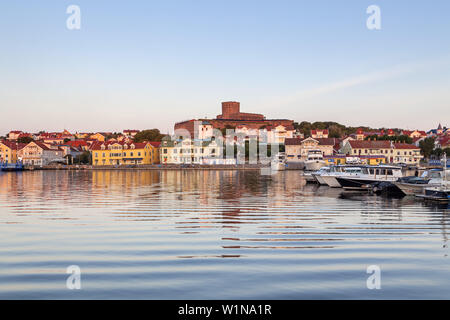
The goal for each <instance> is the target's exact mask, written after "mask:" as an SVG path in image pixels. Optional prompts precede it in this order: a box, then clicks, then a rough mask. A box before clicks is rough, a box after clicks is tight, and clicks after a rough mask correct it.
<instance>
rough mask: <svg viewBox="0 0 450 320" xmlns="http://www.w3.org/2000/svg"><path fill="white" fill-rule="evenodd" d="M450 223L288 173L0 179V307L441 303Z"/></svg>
mask: <svg viewBox="0 0 450 320" xmlns="http://www.w3.org/2000/svg"><path fill="white" fill-rule="evenodd" d="M449 213H450V210H449V208H448V207H447V206H445V207H439V206H430V205H426V204H424V203H422V202H419V201H415V200H414V199H410V198H403V199H387V198H382V197H376V196H368V195H360V194H344V195H342V190H341V189H329V188H327V187H317V186H314V185H306V184H305V182H304V181H303V180H302V179H301V178H300V174H299V172H297V171H286V172H279V173H278V174H277V175H274V176H264V175H260V174H259V172H243V171H240V172H237V171H184V172H183V171H161V172H158V171H93V172H91V171H80V172H75V171H35V172H23V173H0V235H1V241H0V298H3V299H22V298H30V299H46V298H51V299H53V298H55V299H61V298H63V299H108V298H114V299H212V298H217V299H219V298H220V299H306V298H309V299H347V298H358V299H359V298H363V299H365V298H376V299H392V298H446V299H449V298H450V257H449V256H448V255H449V253H450V250H449V248H448V236H449V228H450V227H449V223H450V221H449ZM70 265H78V266H79V267H80V268H81V286H82V288H81V290H69V289H67V288H66V279H67V277H68V276H69V275H68V274H66V268H67V267H68V266H70ZM370 265H378V266H379V267H380V268H381V289H380V290H369V289H367V286H366V280H367V278H368V277H369V276H370V274H367V272H366V271H367V270H366V269H367V267H368V266H370Z"/></svg>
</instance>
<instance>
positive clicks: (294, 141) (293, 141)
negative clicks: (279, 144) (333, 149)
mask: <svg viewBox="0 0 450 320" xmlns="http://www.w3.org/2000/svg"><path fill="white" fill-rule="evenodd" d="M307 139H313V140H316V141H317V142H319V145H321V146H334V145H336V143H339V140H338V139H336V138H304V139H302V138H286V139H285V140H284V144H285V145H286V146H295V145H300V144H301V143H302V142H303V141H304V140H307Z"/></svg>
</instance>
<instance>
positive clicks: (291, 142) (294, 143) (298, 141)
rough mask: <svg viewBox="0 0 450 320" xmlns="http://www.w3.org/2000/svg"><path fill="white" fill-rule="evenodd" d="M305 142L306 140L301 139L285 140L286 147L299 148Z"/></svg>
mask: <svg viewBox="0 0 450 320" xmlns="http://www.w3.org/2000/svg"><path fill="white" fill-rule="evenodd" d="M303 140H304V139H300V138H286V139H284V145H286V146H297V145H300V144H301V143H302V141H303Z"/></svg>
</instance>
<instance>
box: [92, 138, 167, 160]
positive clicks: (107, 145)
mask: <svg viewBox="0 0 450 320" xmlns="http://www.w3.org/2000/svg"><path fill="white" fill-rule="evenodd" d="M91 153H92V164H93V165H94V166H114V165H131V164H133V165H136V164H155V163H159V154H158V148H155V147H154V146H153V145H152V144H151V143H150V142H142V143H137V142H130V143H125V142H118V141H113V142H95V143H94V144H93V145H92V146H91Z"/></svg>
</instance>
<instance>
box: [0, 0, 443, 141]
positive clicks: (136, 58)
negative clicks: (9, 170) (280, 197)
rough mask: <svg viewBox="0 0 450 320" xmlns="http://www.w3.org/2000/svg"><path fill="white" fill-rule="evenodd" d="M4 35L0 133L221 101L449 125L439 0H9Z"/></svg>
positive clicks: (124, 123) (266, 109) (181, 110)
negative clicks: (72, 26)
mask: <svg viewBox="0 0 450 320" xmlns="http://www.w3.org/2000/svg"><path fill="white" fill-rule="evenodd" d="M71 4H75V5H78V6H79V7H80V9H81V29H80V30H68V29H67V27H66V20H67V18H68V17H69V14H67V13H66V9H67V7H68V6H69V5H71ZM372 4H375V5H378V6H379V7H380V9H381V30H369V29H367V27H366V20H367V18H368V16H369V15H368V14H367V13H366V9H367V7H368V6H369V5H372ZM0 39H1V47H0V48H1V50H0V108H1V113H0V134H4V133H6V132H8V131H9V130H11V129H19V130H25V131H38V130H41V129H45V130H62V129H63V128H66V129H68V130H71V131H121V130H123V129H145V128H153V127H157V128H159V129H160V130H162V131H163V132H167V131H168V130H169V129H172V128H173V124H174V123H175V122H177V121H182V120H186V119H191V118H197V117H205V116H207V117H215V116H216V115H217V114H220V112H221V110H220V102H221V101H227V100H236V101H240V102H241V110H243V111H246V112H257V113H263V114H265V115H266V116H267V117H268V118H288V119H293V120H295V121H303V120H306V121H326V120H330V121H337V122H341V123H344V124H347V125H368V126H372V127H382V126H384V127H402V128H409V129H415V128H419V129H430V128H435V127H436V126H437V124H438V123H439V122H442V124H443V125H450V121H449V120H450V1H448V0H434V1H424V0H421V1H417V0H415V1H411V0H408V1H406V0H389V1H385V0H371V1H365V0H341V1H338V0H327V1H325V0H314V1H312V0H310V1H301V0H292V1H284V0H277V1H275V0H272V1H265V0H226V1H219V0H190V1H188V0H183V1H182V0H179V1H174V0H164V1H162V0H160V1H148V0H147V1H144V0H142V1H137V0H136V1H133V0H129V1H110V0H108V1H106V0H95V1H93V0H71V1H63V0H29V1H12V0H10V1H2V2H1V4H0Z"/></svg>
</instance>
